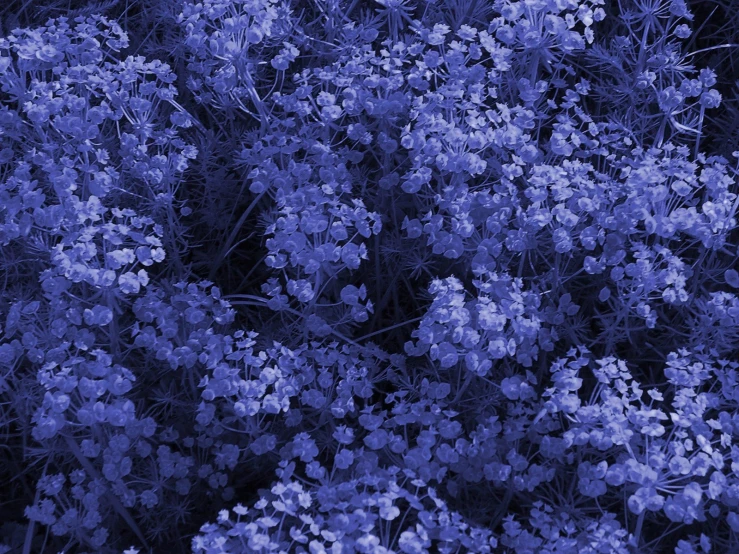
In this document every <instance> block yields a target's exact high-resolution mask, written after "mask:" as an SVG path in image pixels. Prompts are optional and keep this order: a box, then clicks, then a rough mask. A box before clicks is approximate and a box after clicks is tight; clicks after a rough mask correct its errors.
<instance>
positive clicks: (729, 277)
mask: <svg viewBox="0 0 739 554" xmlns="http://www.w3.org/2000/svg"><path fill="white" fill-rule="evenodd" d="M724 279H726V282H727V283H728V285H729V286H731V287H733V288H735V289H739V273H737V272H736V270H734V269H727V270H726V271H725V272H724Z"/></svg>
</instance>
